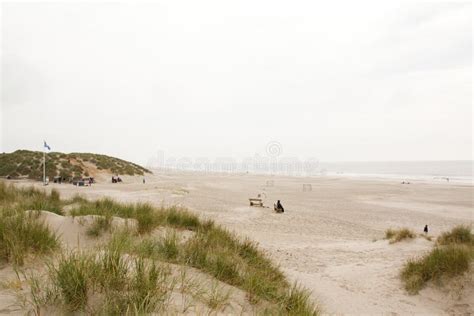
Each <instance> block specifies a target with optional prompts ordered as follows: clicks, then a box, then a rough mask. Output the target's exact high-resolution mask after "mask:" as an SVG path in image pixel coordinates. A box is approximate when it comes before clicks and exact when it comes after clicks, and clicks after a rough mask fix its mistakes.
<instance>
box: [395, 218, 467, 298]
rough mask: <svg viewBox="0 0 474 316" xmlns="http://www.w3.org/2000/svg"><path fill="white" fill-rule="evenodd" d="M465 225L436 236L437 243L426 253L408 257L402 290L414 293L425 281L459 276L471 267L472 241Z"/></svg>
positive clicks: (402, 273)
mask: <svg viewBox="0 0 474 316" xmlns="http://www.w3.org/2000/svg"><path fill="white" fill-rule="evenodd" d="M472 237H473V236H472V234H471V231H470V229H469V228H468V227H466V226H457V227H455V228H453V229H452V230H451V231H449V232H445V233H443V234H442V235H441V236H440V237H439V238H438V244H439V245H438V246H436V247H435V248H434V249H433V250H431V251H430V252H429V253H427V254H426V255H424V256H422V257H420V258H417V259H412V260H409V261H408V262H407V263H406V264H405V266H404V268H403V270H402V272H401V278H402V280H403V282H404V283H405V289H406V290H407V291H408V292H409V293H411V294H416V293H418V292H419V291H420V290H421V289H422V288H423V287H424V286H425V285H426V284H427V283H428V282H429V281H440V280H442V279H443V278H447V279H449V278H452V277H455V276H458V275H462V274H464V273H465V272H467V271H469V270H470V268H471V264H472V260H473V259H474V243H473V242H472V240H473V239H472Z"/></svg>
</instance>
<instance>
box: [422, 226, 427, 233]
mask: <svg viewBox="0 0 474 316" xmlns="http://www.w3.org/2000/svg"><path fill="white" fill-rule="evenodd" d="M423 231H424V232H425V234H428V225H425V228H423Z"/></svg>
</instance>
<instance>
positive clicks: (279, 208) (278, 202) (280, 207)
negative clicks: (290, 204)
mask: <svg viewBox="0 0 474 316" xmlns="http://www.w3.org/2000/svg"><path fill="white" fill-rule="evenodd" d="M276 208H277V210H278V211H279V212H282V213H283V212H284V211H285V209H284V208H283V205H281V203H280V200H278V201H277V205H276Z"/></svg>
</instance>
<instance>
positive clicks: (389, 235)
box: [385, 228, 416, 244]
mask: <svg viewBox="0 0 474 316" xmlns="http://www.w3.org/2000/svg"><path fill="white" fill-rule="evenodd" d="M415 237H416V234H415V233H414V232H413V231H411V230H409V229H408V228H401V229H387V230H386V231H385V239H388V240H389V241H390V243H391V244H393V243H396V242H399V241H402V240H404V239H413V238H415Z"/></svg>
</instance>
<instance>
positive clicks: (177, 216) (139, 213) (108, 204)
mask: <svg viewBox="0 0 474 316" xmlns="http://www.w3.org/2000/svg"><path fill="white" fill-rule="evenodd" d="M75 202H76V204H79V205H78V206H76V207H75V208H73V209H72V210H71V211H70V212H69V213H70V215H72V216H81V215H100V216H104V217H109V218H110V217H111V216H118V217H122V218H133V219H136V220H137V222H138V231H139V233H148V232H150V231H152V230H153V229H155V228H156V227H158V226H170V227H175V228H180V229H187V230H196V229H198V228H199V227H200V225H201V222H200V221H199V219H198V218H197V217H196V216H195V215H193V214H191V213H190V212H189V211H187V210H185V209H180V208H177V207H169V208H164V207H162V208H155V207H153V206H151V205H150V204H147V203H135V204H133V203H119V202H116V201H114V200H112V199H110V198H104V199H100V200H97V201H93V202H91V201H88V200H85V199H79V198H76V201H75Z"/></svg>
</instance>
